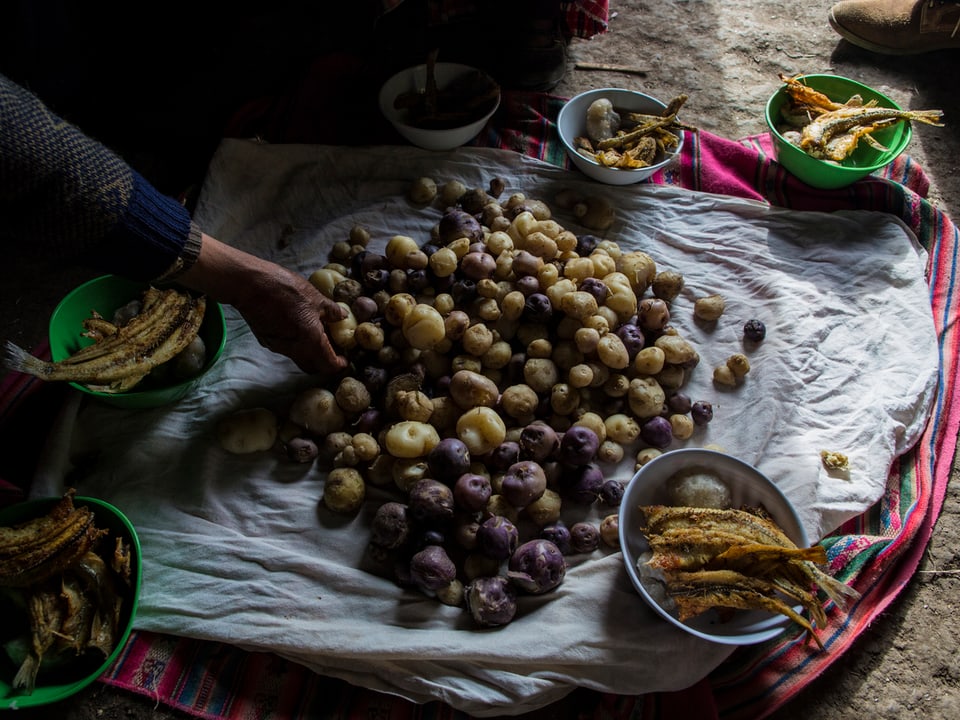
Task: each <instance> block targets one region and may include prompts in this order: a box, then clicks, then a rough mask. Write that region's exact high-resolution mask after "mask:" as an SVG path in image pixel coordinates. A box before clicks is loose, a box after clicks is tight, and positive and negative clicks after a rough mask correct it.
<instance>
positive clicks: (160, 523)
mask: <svg viewBox="0 0 960 720" xmlns="http://www.w3.org/2000/svg"><path fill="white" fill-rule="evenodd" d="M419 176H430V177H433V178H435V179H436V181H437V182H438V183H443V182H446V181H448V180H454V179H456V180H461V181H462V182H464V183H465V184H466V185H467V186H468V187H484V188H485V187H487V185H488V183H489V181H490V180H491V179H492V178H494V177H501V178H504V179H505V180H506V182H507V190H506V192H507V193H512V192H523V193H525V194H526V195H528V196H531V197H536V198H540V199H543V200H545V201H546V202H547V203H548V204H553V198H554V197H555V194H556V192H557V191H558V190H559V189H561V188H574V189H579V190H582V191H583V192H585V193H588V194H604V195H606V196H608V197H609V198H611V199H612V200H613V201H614V202H615V204H616V206H617V222H616V224H615V225H614V226H613V228H611V229H610V230H609V231H608V232H607V233H606V234H605V236H606V237H608V238H610V239H613V240H616V241H617V242H618V243H619V244H620V245H621V246H622V247H624V248H627V249H631V248H640V249H643V250H645V251H646V252H647V253H649V254H650V255H651V256H652V257H653V258H654V259H655V260H656V261H657V262H658V267H659V268H660V269H673V270H677V271H679V272H681V273H682V274H683V276H684V278H685V288H684V290H683V292H682V294H681V295H680V297H678V298H677V299H676V300H675V301H674V303H673V315H672V318H673V324H675V325H676V326H677V327H678V328H679V329H680V331H681V334H682V335H683V336H684V337H686V338H687V339H689V340H690V341H691V342H692V343H693V344H694V346H695V347H696V348H697V350H698V351H699V353H700V356H701V361H700V365H699V366H698V367H697V368H696V369H695V371H694V372H693V373H692V377H691V379H690V381H689V382H688V384H687V386H686V389H687V392H688V393H689V394H690V396H691V397H692V398H693V399H695V400H696V399H703V400H708V401H711V402H712V403H713V406H714V410H715V416H714V420H713V422H712V424H710V425H709V426H708V428H706V429H705V430H704V429H699V430H697V432H696V433H695V434H694V436H693V437H692V438H691V439H690V440H688V441H686V442H684V443H679V442H678V443H676V445H677V446H681V445H690V446H697V445H705V444H708V443H715V444H718V445H720V446H722V447H723V448H725V449H726V450H727V451H728V452H730V453H731V454H733V455H736V456H738V457H740V458H742V459H744V460H746V461H748V462H750V463H754V464H756V465H757V466H759V468H760V469H761V470H762V471H764V472H765V473H766V474H767V475H768V476H769V477H770V478H771V479H772V480H773V481H774V482H775V483H776V484H777V485H778V486H779V487H780V488H781V489H782V490H783V492H784V493H785V494H786V495H787V497H788V498H789V499H790V500H791V501H792V502H793V504H794V505H795V506H796V509H797V511H798V513H799V516H800V518H801V519H802V521H803V524H804V526H805V528H806V531H807V533H808V536H809V537H810V538H811V540H814V539H817V538H820V537H822V536H823V535H824V534H825V533H827V532H829V531H830V530H831V529H834V528H836V527H837V526H838V525H839V524H840V523H842V522H843V521H844V520H846V519H848V518H850V517H853V516H855V515H857V514H859V513H861V512H863V511H864V510H865V509H867V508H868V507H870V506H871V505H872V504H873V503H875V502H876V501H877V500H878V499H879V498H881V497H882V496H883V493H884V488H885V484H886V480H887V475H888V471H889V468H890V466H891V463H892V462H893V460H894V459H895V458H896V457H897V456H898V455H900V454H902V453H903V452H904V451H906V450H907V449H909V448H910V447H911V446H912V444H913V443H914V442H915V441H916V439H917V438H918V437H919V435H920V432H921V430H922V428H923V425H924V423H925V422H926V419H927V416H928V412H929V409H930V405H931V400H932V398H933V396H934V392H935V388H936V383H937V377H938V351H937V342H936V335H935V331H934V325H933V321H932V317H931V312H930V305H929V297H928V289H927V285H926V283H925V279H924V266H925V262H924V260H925V255H924V252H923V250H922V249H921V248H920V247H919V246H918V245H917V243H916V239H915V238H914V237H913V236H912V234H911V233H910V232H909V230H908V229H907V228H906V227H905V226H904V225H903V224H902V223H901V222H899V221H898V220H897V219H896V218H894V217H893V216H890V215H887V214H882V213H870V212H838V213H833V214H820V213H799V212H792V211H787V210H783V209H776V208H770V207H767V206H765V205H763V204H760V203H756V202H751V201H744V200H739V199H735V198H728V197H722V196H716V195H706V194H700V193H696V192H689V191H685V190H682V189H676V188H672V187H663V186H653V185H639V186H629V187H612V186H602V185H598V184H595V183H592V182H590V181H587V180H585V179H583V178H582V176H580V175H578V174H576V173H574V172H566V171H563V170H561V169H558V168H555V167H553V166H548V165H545V164H543V163H540V162H537V161H535V160H531V159H529V158H526V157H523V156H521V155H519V154H514V153H509V152H505V151H497V150H478V149H472V150H471V149H463V150H459V151H456V152H453V153H439V154H438V153H431V152H426V151H420V150H417V149H414V148H407V147H397V148H334V147H316V146H265V145H258V144H255V143H253V142H246V141H225V142H224V143H223V144H222V146H221V148H220V149H219V151H218V153H217V154H216V156H215V158H214V159H213V162H212V164H211V167H210V169H209V173H208V178H207V181H206V183H205V185H204V188H203V193H202V196H201V199H200V204H199V207H198V209H197V212H196V219H197V220H198V221H199V223H200V225H201V226H202V227H203V228H204V229H205V230H206V231H207V232H209V233H210V234H212V235H214V236H215V237H218V238H220V239H222V240H224V241H226V242H230V243H233V244H235V245H237V246H239V247H241V248H244V249H247V250H250V251H252V252H255V253H258V254H261V255H264V256H267V257H270V258H272V259H274V260H276V261H278V262H280V263H282V264H285V265H287V266H289V267H292V268H295V269H296V270H299V271H301V272H303V273H304V274H309V273H310V272H312V271H313V270H315V269H317V268H318V267H320V266H321V265H323V264H324V263H325V262H326V257H327V251H328V250H329V248H330V247H331V246H332V244H333V243H334V242H336V241H339V240H343V239H346V238H347V236H348V233H349V231H350V228H351V227H352V226H353V225H355V224H362V225H364V226H365V227H366V228H368V229H369V231H370V233H371V235H372V237H373V245H374V247H382V246H383V244H384V243H385V241H386V239H387V238H388V237H390V236H391V235H393V234H406V235H410V236H412V237H414V238H416V239H418V240H419V241H420V242H425V241H426V240H427V238H428V237H429V231H430V228H431V226H432V225H433V224H434V223H435V222H436V221H437V220H438V219H439V217H440V209H438V208H436V207H426V208H425V207H415V206H412V205H410V204H409V203H408V201H407V200H406V199H405V193H406V190H407V187H408V186H409V184H410V182H411V181H412V180H413V179H414V178H416V177H419ZM556 217H557V219H558V221H559V222H560V223H561V224H562V225H564V226H565V227H568V228H570V229H571V230H574V231H575V232H578V233H582V232H584V230H583V228H580V227H579V226H577V225H576V223H575V222H574V221H573V219H572V218H571V217H568V216H564V213H563V212H561V211H559V210H556ZM291 230H292V232H291ZM281 238H283V242H281ZM711 293H720V294H722V295H723V296H724V297H725V299H726V310H725V312H724V314H723V316H722V317H721V319H720V320H719V321H718V322H717V323H716V324H715V326H713V327H707V326H700V325H698V324H697V323H695V322H694V321H693V315H692V308H693V301H694V299H695V298H696V297H699V296H702V295H707V294H711ZM227 315H228V328H229V342H228V345H227V349H226V352H225V354H224V356H223V359H222V361H221V362H220V363H219V365H218V366H217V367H216V368H215V369H214V370H213V371H212V372H211V374H210V376H209V379H208V380H207V382H206V383H205V384H204V385H203V387H201V388H200V389H199V390H198V391H197V392H196V393H195V394H193V395H192V396H190V397H189V398H187V399H185V400H183V401H182V402H180V403H179V404H177V405H175V406H172V407H166V408H160V409H156V410H150V411H139V412H137V411H123V410H118V409H115V408H111V407H106V406H103V405H98V404H95V403H90V404H85V405H84V406H83V407H82V409H81V410H80V412H79V415H78V417H77V419H76V422H75V423H74V428H73V442H72V449H71V452H72V459H73V461H74V462H75V464H76V465H77V467H78V468H80V472H78V473H76V474H75V475H73V476H71V482H72V483H73V484H74V485H75V486H76V487H77V488H78V490H79V492H80V493H81V494H88V495H93V496H97V497H101V498H104V499H106V500H108V501H110V502H113V503H115V504H116V505H117V506H118V507H119V508H120V509H122V510H123V511H124V512H125V513H126V514H127V515H128V516H129V517H130V519H131V520H132V522H133V523H134V525H135V526H136V527H137V530H138V532H139V534H140V538H141V542H142V546H143V561H144V582H143V591H142V597H141V605H140V609H139V615H138V618H137V623H136V625H137V627H138V628H140V629H144V630H152V631H157V632H164V633H171V634H175V635H183V636H188V637H197V638H206V639H212V640H219V641H224V642H229V643H233V644H236V645H238V646H241V647H243V648H247V649H253V650H264V651H272V652H275V653H278V654H279V655H281V656H284V657H287V658H290V659H292V660H295V661H298V662H300V663H302V664H304V665H306V666H307V667H310V668H313V669H315V670H317V671H319V672H321V673H325V674H328V675H332V676H335V677H339V678H343V679H345V680H348V681H350V682H352V683H355V684H357V685H361V686H366V687H370V688H374V689H377V690H382V691H386V692H391V693H396V694H398V695H401V696H403V697H406V698H409V699H412V700H414V701H418V702H421V701H430V700H442V701H445V702H448V703H450V704H451V705H452V706H454V707H455V708H458V709H461V710H463V711H465V712H469V713H472V714H475V715H504V714H518V713H522V712H527V711H530V710H533V709H536V708H539V707H542V706H544V705H546V704H548V703H550V702H552V701H554V700H557V699H559V698H561V697H563V696H564V695H566V694H567V693H569V692H570V691H571V690H572V689H573V688H574V687H576V686H586V687H590V688H595V689H599V690H604V691H610V692H615V693H624V694H637V693H645V692H652V691H662V690H676V689H682V688H684V687H687V686H689V685H690V684H692V683H694V682H696V681H697V680H699V679H700V678H701V677H703V676H704V675H706V674H707V673H708V672H710V671H711V670H712V669H713V668H715V667H716V666H717V665H718V664H719V663H720V662H722V661H723V660H724V658H726V657H727V656H728V655H729V653H730V652H731V648H730V647H729V646H724V645H718V644H712V643H709V642H705V641H702V640H699V639H697V638H694V637H693V636H690V635H688V634H686V633H683V632H681V631H679V630H677V629H675V628H673V627H672V626H671V625H669V624H667V623H666V622H663V621H662V620H661V619H659V618H658V617H657V616H655V615H654V613H653V612H651V611H650V609H649V608H647V607H646V606H645V605H644V603H643V601H642V600H641V598H640V597H639V595H638V594H637V593H636V592H635V591H634V590H633V588H632V587H631V585H630V582H629V580H628V578H627V575H626V572H625V570H624V569H623V566H622V559H621V555H620V553H619V552H616V551H614V550H612V549H610V548H606V547H604V548H601V549H600V550H598V551H596V552H594V553H591V554H589V555H575V556H571V557H570V558H569V560H570V568H569V571H568V573H567V576H566V580H565V582H564V583H563V585H561V587H560V588H558V589H557V591H555V592H553V593H551V594H548V595H546V596H542V597H525V598H523V599H522V601H521V606H520V611H519V613H518V617H517V619H516V620H514V622H513V623H511V624H510V625H507V626H505V627H503V628H499V629H492V630H477V629H475V628H474V627H473V625H472V623H471V622H470V619H469V617H468V615H467V614H466V612H465V611H463V610H462V609H458V608H452V607H447V606H444V605H442V604H440V603H439V602H437V601H436V600H433V599H430V598H427V597H424V596H421V595H418V594H417V593H414V592H410V591H403V590H401V589H399V588H398V587H397V586H396V585H395V584H394V583H393V582H392V581H391V580H390V579H388V578H384V577H382V576H381V575H380V574H378V573H377V572H376V571H375V569H373V568H372V567H371V566H370V565H369V564H368V562H367V561H366V560H365V558H364V549H365V545H366V542H367V538H368V528H369V521H370V518H371V516H372V514H373V512H374V511H375V509H376V507H377V506H378V505H379V504H380V503H381V502H383V501H384V500H385V499H387V498H388V497H390V496H389V494H388V492H387V491H385V490H383V489H373V490H372V491H371V492H370V494H369V497H368V500H367V502H366V505H365V506H364V508H363V510H362V511H361V512H360V513H359V514H358V515H357V516H356V517H353V518H344V517H341V516H337V517H334V516H332V515H331V514H330V513H328V512H326V511H324V510H323V508H322V506H320V505H319V499H320V496H321V492H322V488H323V476H322V475H321V474H319V473H317V472H315V471H311V470H310V469H309V468H308V467H307V466H303V465H297V464H293V463H290V462H288V461H284V460H282V459H280V458H279V457H278V456H276V455H275V454H272V453H269V452H264V453H260V454H256V455H246V456H236V455H229V454H228V453H226V452H225V451H223V450H222V449H221V448H220V447H219V445H218V442H217V439H216V436H215V428H216V424H217V421H218V420H219V419H220V418H221V417H223V416H225V415H227V414H228V413H230V412H233V411H235V410H239V409H242V408H249V407H254V406H266V407H270V408H272V409H274V410H276V411H277V412H278V413H280V414H281V415H282V413H283V412H284V410H285V407H286V404H287V403H288V402H289V401H290V399H291V397H292V395H293V394H294V393H295V392H296V390H298V389H300V388H303V387H308V386H311V385H314V384H316V383H317V382H319V379H318V378H314V377H308V376H305V375H303V374H302V373H300V372H299V371H298V370H297V369H296V368H295V366H294V365H293V364H292V363H291V362H290V361H288V360H286V359H285V358H282V357H279V356H276V355H273V354H271V353H269V352H268V351H266V350H264V349H262V348H261V347H260V346H259V345H258V343H257V342H256V340H255V339H254V338H253V337H252V335H251V334H250V333H249V330H248V329H247V328H246V326H245V324H244V323H243V321H242V320H241V319H240V318H239V316H238V315H237V314H236V313H235V312H234V311H233V310H232V308H227ZM751 318H758V319H760V320H762V321H763V322H764V323H765V324H766V327H767V337H766V339H765V340H764V341H763V342H762V343H761V344H759V345H758V346H757V347H756V348H755V349H749V350H747V351H746V352H747V354H748V356H749V357H750V362H751V366H752V369H751V371H750V373H749V375H748V376H747V379H746V382H744V383H743V385H741V386H740V387H738V388H736V389H732V390H721V389H718V388H717V387H715V386H714V384H713V382H712V380H711V376H712V369H713V367H714V366H716V365H718V364H720V363H722V362H723V361H724V360H725V359H726V358H727V357H728V356H729V355H730V354H732V353H734V352H740V351H744V347H743V345H742V340H741V338H742V326H743V323H744V322H745V321H746V320H748V319H751ZM822 449H828V450H834V451H839V452H842V453H845V454H847V455H848V456H849V458H850V463H851V470H850V473H849V477H848V478H841V477H835V476H831V475H829V474H828V473H827V472H826V471H825V470H824V468H823V466H822V464H821V461H820V457H819V452H820V450H822ZM632 466H633V461H632V458H628V459H627V460H625V461H624V463H623V464H622V465H621V466H620V467H617V468H610V473H609V474H610V475H611V476H615V477H619V478H620V479H623V480H627V479H629V478H630V476H631V475H632ZM609 512H610V510H609V508H606V509H605V508H601V507H597V508H594V509H593V510H592V511H591V513H590V515H588V516H587V517H589V518H591V519H594V520H599V518H601V517H602V516H603V515H605V514H607V513H609ZM569 513H570V514H568V519H570V521H572V520H573V519H577V518H579V517H582V516H584V511H583V510H582V509H576V510H570V511H569Z"/></svg>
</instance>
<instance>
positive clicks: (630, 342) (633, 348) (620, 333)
mask: <svg viewBox="0 0 960 720" xmlns="http://www.w3.org/2000/svg"><path fill="white" fill-rule="evenodd" d="M616 335H617V337H618V338H620V341H621V342H622V343H623V346H624V347H625V348H626V349H627V356H628V357H629V358H630V362H633V360H634V359H635V358H636V357H637V353H639V352H640V351H641V350H643V346H644V343H645V342H646V338H644V336H643V330H642V329H641V328H640V326H639V325H633V324H631V323H624V324H623V325H621V326H620V327H618V328H617V329H616Z"/></svg>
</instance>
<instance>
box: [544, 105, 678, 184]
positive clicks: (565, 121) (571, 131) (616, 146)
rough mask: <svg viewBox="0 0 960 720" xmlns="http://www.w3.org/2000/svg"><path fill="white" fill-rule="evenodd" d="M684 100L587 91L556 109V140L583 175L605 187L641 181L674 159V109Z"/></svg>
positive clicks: (675, 140) (675, 145)
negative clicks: (557, 138) (604, 184)
mask: <svg viewBox="0 0 960 720" xmlns="http://www.w3.org/2000/svg"><path fill="white" fill-rule="evenodd" d="M685 99H686V98H685V96H683V95H681V96H678V97H677V98H675V99H674V100H671V101H670V103H665V102H663V101H662V100H658V99H657V98H655V97H652V96H650V95H645V94H644V93H641V92H637V91H635V90H626V89H623V88H599V89H596V90H587V91H586V92H582V93H580V94H579V95H575V96H574V97H572V98H571V99H570V100H568V101H567V102H566V103H565V104H564V106H563V107H562V108H561V109H560V114H559V116H558V117H557V130H558V131H559V133H560V141H561V142H562V143H563V146H564V148H565V149H566V151H567V155H568V156H569V157H570V161H571V162H572V163H573V164H574V165H575V166H576V167H577V168H578V169H579V170H580V171H581V172H582V173H583V174H584V175H586V176H587V177H590V178H592V179H594V180H598V181H599V182H602V183H606V184H608V185H632V184H633V183H638V182H641V181H642V180H646V179H647V178H649V177H651V176H652V175H653V174H654V173H656V172H657V171H658V170H662V169H663V168H664V167H666V166H667V165H669V164H670V163H671V162H673V161H674V160H675V159H676V158H677V157H679V155H680V151H681V150H682V149H683V139H684V131H683V129H682V126H681V125H680V124H679V120H678V119H677V112H678V111H679V109H680V107H681V106H682V105H683V102H684V100H685Z"/></svg>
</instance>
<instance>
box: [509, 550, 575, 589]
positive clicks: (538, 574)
mask: <svg viewBox="0 0 960 720" xmlns="http://www.w3.org/2000/svg"><path fill="white" fill-rule="evenodd" d="M566 572H567V563H566V560H564V558H563V553H562V552H560V548H558V547H557V546H556V545H555V544H554V543H552V542H550V541H549V540H544V539H542V538H539V539H535V540H528V541H527V542H525V543H523V545H521V546H520V547H518V548H517V549H516V551H515V552H514V553H513V555H511V556H510V562H509V563H508V565H507V578H509V580H510V581H511V582H512V583H513V584H514V585H516V586H517V587H519V588H520V589H521V590H524V591H525V592H528V593H530V594H532V595H541V594H543V593H545V592H549V591H550V590H553V589H554V588H555V587H557V586H558V585H560V583H562V582H563V578H564V575H565V574H566Z"/></svg>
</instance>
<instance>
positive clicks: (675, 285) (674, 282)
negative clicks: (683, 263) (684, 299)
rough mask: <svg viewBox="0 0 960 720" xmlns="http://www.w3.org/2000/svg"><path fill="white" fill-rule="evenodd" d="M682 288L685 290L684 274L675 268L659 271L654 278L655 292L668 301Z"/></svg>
mask: <svg viewBox="0 0 960 720" xmlns="http://www.w3.org/2000/svg"><path fill="white" fill-rule="evenodd" d="M681 290H683V275H681V274H680V273H678V272H675V271H673V270H663V271H661V272H658V273H657V275H656V277H654V279H653V294H654V295H655V296H656V297H658V298H660V299H661V300H665V301H666V302H670V301H671V300H673V299H674V298H676V297H677V295H679V294H680V291H681Z"/></svg>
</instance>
